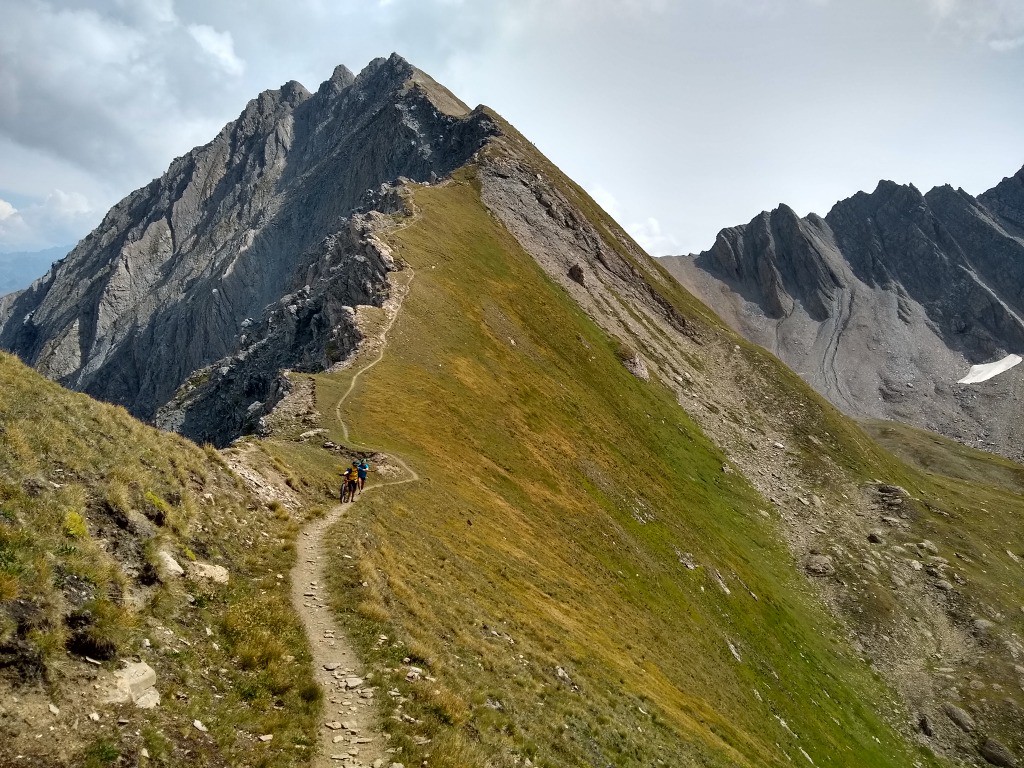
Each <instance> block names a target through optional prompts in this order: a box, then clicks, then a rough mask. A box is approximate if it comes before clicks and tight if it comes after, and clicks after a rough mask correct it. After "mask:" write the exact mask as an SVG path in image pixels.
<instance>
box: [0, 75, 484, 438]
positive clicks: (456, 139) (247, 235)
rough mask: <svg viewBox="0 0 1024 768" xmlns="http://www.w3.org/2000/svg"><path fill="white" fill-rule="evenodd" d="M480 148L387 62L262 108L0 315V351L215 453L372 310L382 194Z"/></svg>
mask: <svg viewBox="0 0 1024 768" xmlns="http://www.w3.org/2000/svg"><path fill="white" fill-rule="evenodd" d="M495 131H496V127H495V125H494V123H493V122H492V121H491V119H490V118H489V116H488V115H487V114H486V113H485V112H484V111H483V110H480V109H477V110H473V111H471V110H470V109H469V108H468V107H466V105H464V104H463V103H462V102H460V101H459V100H458V99H457V98H455V97H454V96H453V95H452V94H451V93H449V92H448V91H447V90H445V89H444V88H443V87H441V86H440V85H438V84H437V83H435V82H434V81H433V80H432V79H430V77H428V76H427V75H425V74H424V73H422V72H420V71H419V70H417V69H415V68H414V67H412V66H411V65H410V64H408V63H407V62H406V61H405V60H403V59H402V58H401V57H399V56H397V55H394V56H392V57H391V58H389V59H377V60H375V61H373V62H371V63H370V64H369V65H368V66H367V67H366V68H365V69H364V70H363V71H362V72H361V73H360V74H359V75H358V76H354V75H353V74H352V73H351V72H350V71H349V70H348V69H346V68H345V67H338V68H337V69H336V70H335V72H334V74H333V76H332V77H331V78H330V79H329V80H327V81H326V82H324V83H323V84H322V85H321V86H320V88H319V89H318V90H317V91H316V92H315V93H310V92H309V91H308V90H307V89H306V88H304V87H303V86H302V85H300V84H299V83H296V82H289V83H287V84H285V85H284V86H282V87H281V88H280V89H278V90H275V91H266V92H264V93H262V94H260V95H259V96H258V97H257V98H255V99H253V100H252V101H251V102H249V104H248V105H247V106H246V108H245V110H244V111H243V112H242V114H241V115H240V116H239V117H238V119H237V120H235V121H234V122H232V123H230V124H228V125H227V126H225V127H224V129H223V130H221V132H220V133H219V134H218V135H217V137H216V138H215V139H214V140H213V141H211V142H210V143H209V144H207V145H205V146H202V147H197V148H196V149H193V150H192V151H191V152H189V153H188V154H187V155H185V156H184V157H180V158H178V159H176V160H175V161H174V162H173V163H172V164H171V166H170V168H169V169H168V170H167V172H166V173H165V174H164V175H163V176H161V177H160V178H159V179H155V180H154V181H153V182H151V183H150V184H148V185H147V186H145V187H143V188H142V189H139V190H137V191H135V192H133V193H132V194H130V195H129V196H128V197H126V198H125V199H124V200H122V201H121V202H120V203H118V204H117V205H116V206H114V208H113V209H111V211H110V212H109V213H108V214H107V215H106V217H105V218H104V220H103V222H102V223H101V224H100V226H99V227H97V229H96V230H94V231H93V232H92V233H91V234H90V235H88V236H87V237H86V238H85V239H84V240H83V241H82V242H81V243H79V244H78V246H77V247H76V248H75V249H74V250H73V251H72V252H71V253H70V254H69V255H68V256H67V257H66V258H65V259H63V260H62V261H61V262H60V263H58V264H55V265H54V266H53V268H51V269H50V271H49V272H47V274H46V275H45V276H43V277H42V278H40V279H39V280H37V281H36V282H35V283H34V284H33V285H32V286H31V287H30V288H28V289H26V290H25V291H22V292H20V293H18V294H12V295H10V296H7V297H4V298H3V299H0V347H2V348H4V349H6V350H9V351H12V352H14V353H16V354H17V355H19V356H20V357H21V358H22V359H23V360H25V361H26V362H28V363H29V364H31V365H33V366H34V367H35V368H37V369H38V370H39V371H41V372H43V373H44V374H46V375H47V376H49V377H50V378H52V379H55V380H57V381H59V382H61V383H62V384H64V385H66V386H69V387H71V388H73V389H77V390H80V391H83V392H86V393H88V394H91V395H93V396H95V397H99V398H101V399H104V400H107V401H110V402H114V403H118V404H120V405H123V406H125V407H126V408H127V409H128V410H129V411H130V412H132V413H133V414H134V415H136V416H139V417H141V418H144V419H147V420H153V419H155V418H156V417H157V413H158V410H159V409H160V408H161V407H162V406H165V405H167V404H168V403H169V402H170V401H172V400H175V402H174V403H173V404H172V405H171V406H169V408H168V409H167V410H166V411H165V412H164V413H162V414H161V415H160V419H159V420H160V422H161V423H162V424H164V425H165V426H170V427H174V428H176V429H178V430H180V431H181V432H183V433H184V434H186V435H188V436H190V437H193V438H195V439H201V440H209V441H212V442H215V443H217V444H223V443H225V442H227V441H229V440H230V439H231V438H233V437H234V436H236V435H237V434H239V433H240V432H242V431H245V430H246V429H251V428H254V426H255V425H257V424H258V422H259V418H260V417H261V416H262V415H263V414H265V413H266V412H267V411H268V410H269V409H270V408H271V407H272V406H273V404H274V403H275V402H276V399H277V398H279V397H280V395H281V380H280V378H279V375H278V372H279V370H280V369H281V368H286V367H297V368H300V369H307V370H312V369H317V370H319V369H322V368H324V367H326V366H328V365H330V364H331V363H333V362H336V361H338V360H339V359H341V358H342V357H343V356H344V355H346V354H348V353H349V352H350V351H351V350H352V349H353V347H354V345H355V344H356V343H357V341H358V332H357V331H356V329H355V326H354V324H353V323H352V312H351V307H352V306H354V305H357V304H379V303H380V302H381V301H382V300H383V299H384V298H385V297H386V295H387V280H386V273H387V271H388V270H390V269H393V268H394V266H395V265H394V263H393V261H391V260H390V258H389V257H388V256H387V255H386V254H384V252H382V251H380V249H377V248H375V247H374V244H373V238H372V233H371V232H370V231H369V229H370V224H372V221H373V217H372V215H370V214H371V212H372V211H373V210H375V209H379V206H380V205H381V204H382V203H383V204H386V203H387V201H388V200H389V199H390V197H391V196H389V195H387V194H384V195H381V194H379V190H380V189H381V186H382V184H386V183H388V182H392V181H395V180H397V179H399V178H401V177H406V178H408V179H412V180H415V181H421V182H431V181H435V180H436V179H438V178H440V177H443V176H445V175H446V174H448V173H450V172H451V171H452V170H453V169H455V168H457V167H459V166H461V165H463V164H464V163H465V162H466V161H467V160H468V159H469V158H470V157H472V155H473V154H474V153H475V152H476V151H477V149H479V147H480V146H481V144H482V142H483V141H484V139H485V138H486V137H487V136H489V135H491V134H493V133H494V132H495ZM356 213H361V214H363V216H362V218H358V217H356V216H355V214H356ZM225 369H226V370H225ZM200 371H203V372H204V374H203V375H202V376H201V377H199V378H202V381H201V382H200V381H198V380H197V378H196V374H197V372H200ZM190 379H191V381H190ZM186 383H188V384H189V389H188V391H187V392H183V393H182V394H181V395H180V396H179V397H177V398H176V397H175V394H176V392H177V391H178V389H179V387H181V386H182V385H183V384H186ZM199 384H202V385H203V386H199Z"/></svg>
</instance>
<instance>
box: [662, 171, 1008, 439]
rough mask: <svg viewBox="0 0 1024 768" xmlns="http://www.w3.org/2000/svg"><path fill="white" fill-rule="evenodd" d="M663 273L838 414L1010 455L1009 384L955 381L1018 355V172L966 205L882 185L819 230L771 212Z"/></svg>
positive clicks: (845, 204)
mask: <svg viewBox="0 0 1024 768" xmlns="http://www.w3.org/2000/svg"><path fill="white" fill-rule="evenodd" d="M664 263H665V264H666V266H667V267H668V268H669V269H670V271H672V272H673V273H674V274H675V275H676V277H677V278H679V279H680V281H681V282H682V283H683V284H684V285H686V286H687V287H689V288H690V289H691V290H693V291H694V292H696V293H697V294H698V295H700V296H701V297H702V298H704V300H705V301H706V302H707V303H708V304H710V305H711V307H712V308H713V309H715V310H716V311H717V312H718V313H719V314H721V315H722V316H723V317H725V318H726V319H727V320H728V321H729V322H730V323H731V324H732V325H733V326H734V327H735V328H736V329H737V330H739V331H740V332H741V333H743V334H744V335H745V336H746V337H747V338H749V339H751V340H752V341H755V342H757V343H759V344H761V345H762V346H765V347H766V348H768V349H770V350H771V351H772V352H774V353H775V354H777V355H778V356H779V357H780V358H782V360H783V361H784V362H786V363H787V364H788V365H789V366H790V367H792V368H793V369H794V370H795V371H797V372H798V373H799V374H800V375H801V376H803V377H804V378H805V379H806V380H807V381H808V382H809V383H810V384H812V385H813V386H814V387H815V388H816V389H818V390H819V391H820V392H821V393H822V394H824V395H825V396H826V397H828V398H829V399H830V400H832V401H833V402H834V403H835V404H836V405H838V406H839V407H840V408H842V409H844V410H845V411H847V412H848V413H850V414H852V415H855V416H859V417H873V418H886V419H896V420H900V421H906V422H909V423H911V424H915V425H918V426H922V427H925V428H927V429H931V430H934V431H938V432H942V433H944V434H947V435H949V436H951V437H954V438H956V439H959V440H961V441H963V442H966V443H971V444H976V445H979V446H981V447H984V448H988V449H990V450H996V451H998V452H1001V453H1004V454H1006V455H1010V456H1013V457H1020V456H1021V455H1022V454H1021V449H1020V445H1021V441H1020V438H1021V437H1022V436H1024V421H1022V420H1021V417H1020V416H1019V414H1020V411H1021V409H1020V405H1021V394H1020V392H1019V389H1020V388H1019V386H1018V385H1019V381H1020V376H1021V374H1020V373H1019V372H1011V373H1008V374H1005V375H1003V376H1001V377H999V378H997V379H993V380H991V381H989V382H985V383H984V384H983V385H979V386H974V387H970V388H968V387H963V386H959V385H957V384H956V383H955V382H956V380H957V379H958V378H960V377H961V376H962V375H963V374H964V373H966V371H967V368H968V366H969V365H971V364H974V363H980V362H986V361H990V360H993V359H997V358H999V357H1001V356H1003V355H1004V354H1006V353H1009V352H1019V351H1020V350H1021V349H1022V348H1024V170H1022V171H1020V172H1018V173H1017V174H1016V175H1015V176H1013V177H1011V178H1008V179H1005V180H1003V182H1002V183H1000V184H999V185H998V186H996V187H995V188H994V189H992V190H990V191H989V192H986V193H984V194H982V195H980V196H979V197H978V198H974V197H972V196H971V195H969V194H967V193H966V192H964V191H963V190H962V189H953V188H952V187H948V186H944V187H937V188H935V189H933V190H931V191H930V192H928V193H927V194H921V193H920V192H919V191H918V190H917V189H915V188H914V187H913V186H901V185H898V184H895V183H893V182H888V181H883V182H881V183H880V184H879V185H878V187H877V189H876V190H875V191H874V192H872V193H871V194H867V193H863V192H861V193H858V194H856V195H854V196H853V197H851V198H849V199H847V200H843V201H841V202H839V203H837V204H836V205H835V206H834V207H833V208H832V210H831V211H830V212H829V213H828V215H827V216H825V217H824V218H822V217H820V216H817V215H815V214H811V215H809V216H807V217H804V218H801V217H799V216H798V215H797V214H796V213H794V212H793V211H792V210H791V209H790V208H788V207H786V206H780V207H779V208H777V209H775V210H774V211H771V212H765V213H762V214H760V215H759V216H757V217H756V218H754V219H753V221H751V222H750V223H749V224H746V225H744V226H739V227H732V228H729V229H724V230H722V231H721V232H720V233H719V235H718V238H717V240H716V241H715V244H714V245H713V246H712V247H711V248H710V249H709V250H707V251H705V252H703V253H701V254H699V255H697V256H680V257H669V258H667V259H665V261H664Z"/></svg>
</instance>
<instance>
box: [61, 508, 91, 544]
mask: <svg viewBox="0 0 1024 768" xmlns="http://www.w3.org/2000/svg"><path fill="white" fill-rule="evenodd" d="M64 535H65V536H69V537H71V538H72V539H84V538H86V537H87V536H88V535H89V530H88V529H87V528H86V527H85V518H84V517H82V516H81V515H80V514H79V513H78V512H68V513H67V514H66V515H64Z"/></svg>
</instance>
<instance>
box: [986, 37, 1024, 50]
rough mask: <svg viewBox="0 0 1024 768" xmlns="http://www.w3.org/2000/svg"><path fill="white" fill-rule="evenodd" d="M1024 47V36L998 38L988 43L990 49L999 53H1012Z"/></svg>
mask: <svg viewBox="0 0 1024 768" xmlns="http://www.w3.org/2000/svg"><path fill="white" fill-rule="evenodd" d="M1022 45H1024V35H1021V36H1020V37H1001V38H999V37H997V38H993V39H992V40H989V41H988V47H989V48H991V49H992V50H993V51H999V52H1000V53H1005V52H1006V51H1012V50H1014V49H1016V48H1020V47H1021V46H1022Z"/></svg>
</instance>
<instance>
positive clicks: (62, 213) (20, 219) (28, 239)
mask: <svg viewBox="0 0 1024 768" xmlns="http://www.w3.org/2000/svg"><path fill="white" fill-rule="evenodd" d="M95 213H96V211H95V209H94V207H93V206H92V205H91V204H90V203H89V201H88V200H87V199H86V198H85V196H84V195H81V194H77V193H75V192H65V191H63V190H60V189H54V190H53V191H52V192H50V193H49V194H48V195H47V196H46V197H45V198H44V199H43V200H40V201H39V202H36V203H31V204H29V205H26V206H23V207H22V208H21V209H17V208H15V207H14V206H13V205H11V204H10V203H9V202H7V201H6V200H0V253H2V252H7V251H23V250H24V251H34V250H40V249H42V248H48V247H51V246H55V245H70V244H71V243H74V242H76V241H78V239H79V238H81V236H82V233H83V232H84V231H85V230H86V229H87V228H88V227H89V226H91V225H92V224H93V223H94V221H93V220H94V218H95Z"/></svg>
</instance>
